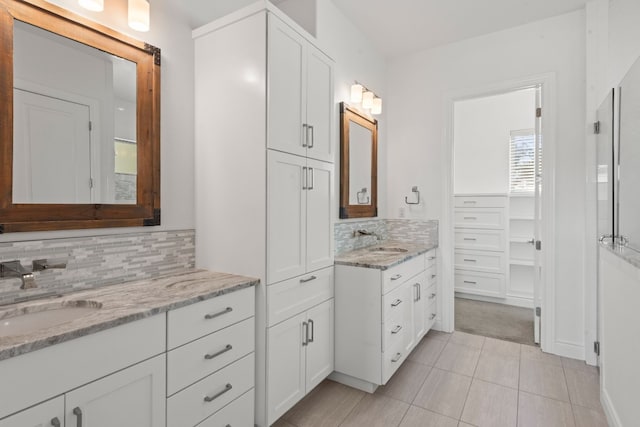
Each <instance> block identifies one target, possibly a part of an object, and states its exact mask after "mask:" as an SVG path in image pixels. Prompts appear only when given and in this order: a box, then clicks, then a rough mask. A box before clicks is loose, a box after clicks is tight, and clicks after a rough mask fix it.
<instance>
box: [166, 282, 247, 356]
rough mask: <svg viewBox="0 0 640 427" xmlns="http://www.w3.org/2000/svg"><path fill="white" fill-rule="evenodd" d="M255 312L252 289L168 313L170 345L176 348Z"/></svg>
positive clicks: (171, 347) (168, 340)
mask: <svg viewBox="0 0 640 427" xmlns="http://www.w3.org/2000/svg"><path fill="white" fill-rule="evenodd" d="M254 311H255V289H254V288H253V287H250V288H246V289H242V290H240V291H235V292H231V293H229V294H226V295H222V296H219V297H216V298H211V299H209V300H206V301H202V302H199V303H197V304H193V305H190V306H188V307H183V308H178V309H176V310H171V311H169V312H168V313H167V346H168V348H169V349H173V348H176V347H178V346H180V345H183V344H186V343H188V342H190V341H193V340H195V339H197V338H200V337H202V336H204V335H208V334H210V333H212V332H215V331H217V330H220V329H222V328H226V327H227V326H229V325H232V324H234V323H237V322H239V321H241V320H244V319H247V318H249V317H252V316H253V314H254Z"/></svg>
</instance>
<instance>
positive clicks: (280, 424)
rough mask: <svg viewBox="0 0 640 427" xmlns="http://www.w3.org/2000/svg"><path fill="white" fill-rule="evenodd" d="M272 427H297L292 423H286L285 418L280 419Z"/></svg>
mask: <svg viewBox="0 0 640 427" xmlns="http://www.w3.org/2000/svg"><path fill="white" fill-rule="evenodd" d="M271 427H296V426H294V425H293V424H291V423H290V422H288V421H286V420H285V419H284V418H280V419H279V420H278V421H276V422H275V424H272V425H271Z"/></svg>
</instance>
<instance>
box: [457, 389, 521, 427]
mask: <svg viewBox="0 0 640 427" xmlns="http://www.w3.org/2000/svg"><path fill="white" fill-rule="evenodd" d="M517 418H518V390H514V389H511V388H508V387H503V386H501V385H496V384H491V383H488V382H484V381H480V380H477V379H474V380H473V383H472V384H471V388H470V389H469V395H468V397H467V402H466V403H465V405H464V411H463V412H462V418H461V421H464V422H466V423H470V424H473V425H476V426H480V427H515V426H516V422H517Z"/></svg>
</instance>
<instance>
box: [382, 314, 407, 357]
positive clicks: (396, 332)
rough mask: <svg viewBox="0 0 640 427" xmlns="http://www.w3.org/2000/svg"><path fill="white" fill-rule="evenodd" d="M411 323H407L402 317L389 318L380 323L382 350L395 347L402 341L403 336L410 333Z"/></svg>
mask: <svg viewBox="0 0 640 427" xmlns="http://www.w3.org/2000/svg"><path fill="white" fill-rule="evenodd" d="M410 328H411V325H407V324H406V322H405V320H404V319H403V318H402V317H398V318H395V319H390V320H389V321H388V322H385V323H383V325H382V351H386V350H388V349H391V348H396V347H397V346H398V343H402V342H403V341H404V336H405V334H407V333H409V334H410V333H411V331H410V330H409V329H410Z"/></svg>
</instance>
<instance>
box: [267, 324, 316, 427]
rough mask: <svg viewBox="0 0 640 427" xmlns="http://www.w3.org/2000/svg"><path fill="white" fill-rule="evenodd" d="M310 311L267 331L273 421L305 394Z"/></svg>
mask: <svg viewBox="0 0 640 427" xmlns="http://www.w3.org/2000/svg"><path fill="white" fill-rule="evenodd" d="M306 329H307V313H302V314H299V315H297V316H294V317H292V318H290V319H288V320H285V321H284V322H282V323H279V324H277V325H276V326H273V327H271V328H269V329H268V332H267V418H268V424H269V425H271V424H272V423H273V422H275V421H276V420H277V419H278V418H280V417H281V416H282V415H283V414H284V413H285V412H287V411H288V410H289V409H290V408H291V407H292V406H293V405H295V404H296V403H297V402H298V401H299V400H300V399H302V398H303V397H304V395H305V355H306V349H307V343H306V341H307V337H306Z"/></svg>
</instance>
